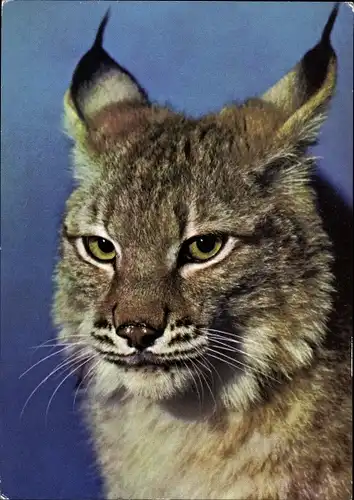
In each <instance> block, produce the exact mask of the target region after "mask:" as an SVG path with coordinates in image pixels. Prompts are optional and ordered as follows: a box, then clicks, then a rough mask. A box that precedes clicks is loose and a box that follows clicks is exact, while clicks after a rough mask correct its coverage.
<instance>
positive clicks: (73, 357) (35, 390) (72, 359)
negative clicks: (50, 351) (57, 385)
mask: <svg viewBox="0 0 354 500" xmlns="http://www.w3.org/2000/svg"><path fill="white" fill-rule="evenodd" d="M76 356H77V353H75V354H74V355H73V356H70V357H69V358H68V359H66V360H65V361H63V362H62V363H60V364H59V366H57V367H56V368H55V369H53V370H52V371H51V372H50V373H49V374H48V375H47V376H46V377H45V378H44V379H43V380H42V381H41V382H40V383H39V384H38V385H37V387H35V389H33V391H32V392H31V394H30V395H29V396H28V398H27V399H26V401H25V404H24V405H23V408H22V411H21V413H20V419H21V418H22V416H23V412H24V411H25V408H26V407H27V405H28V403H29V401H30V400H31V398H32V397H33V396H34V395H35V393H36V392H37V391H38V389H39V388H40V387H41V386H42V385H43V384H44V383H45V382H46V381H47V380H48V379H49V378H50V377H52V376H53V375H54V374H55V373H57V372H58V370H60V369H61V368H63V366H66V365H67V364H69V363H72V362H73V361H74V360H75V357H76Z"/></svg>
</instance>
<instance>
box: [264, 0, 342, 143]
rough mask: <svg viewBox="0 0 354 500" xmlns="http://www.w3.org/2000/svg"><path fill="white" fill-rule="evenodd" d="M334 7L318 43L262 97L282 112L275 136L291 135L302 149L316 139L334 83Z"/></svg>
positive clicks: (337, 6) (335, 9)
mask: <svg viewBox="0 0 354 500" xmlns="http://www.w3.org/2000/svg"><path fill="white" fill-rule="evenodd" d="M338 9H339V2H337V3H336V4H335V6H334V8H333V9H332V12H331V14H330V16H329V18H328V21H327V23H326V26H325V28H324V30H323V33H322V37H321V39H320V41H319V43H318V44H317V45H316V46H315V47H314V48H313V49H311V50H309V51H308V52H307V53H306V54H305V55H304V57H303V58H302V60H301V61H300V62H299V63H298V64H296V66H295V67H294V68H293V69H292V70H291V71H290V72H289V73H287V74H286V75H285V76H284V77H283V78H282V79H281V80H280V81H279V82H278V83H276V84H275V85H274V86H273V87H271V88H270V89H269V90H268V91H267V92H266V93H265V94H264V95H263V96H262V99H263V100H264V101H267V102H270V103H273V104H274V105H275V106H277V107H278V108H279V109H280V110H281V111H282V112H283V115H284V118H285V121H284V123H283V125H282V126H281V127H280V129H279V133H278V135H279V136H280V137H281V138H284V137H293V138H294V140H296V142H297V143H298V144H299V145H301V146H302V147H305V148H306V147H307V146H309V145H310V144H312V143H314V142H315V141H316V138H317V135H318V131H319V128H320V126H321V124H322V123H323V121H324V120H325V118H326V109H327V106H328V103H329V101H330V99H331V97H332V95H333V93H334V89H335V85H336V74H337V63H336V55H335V53H334V50H333V48H332V46H331V41H330V35H331V31H332V28H333V25H334V22H335V20H336V17H337V14H338Z"/></svg>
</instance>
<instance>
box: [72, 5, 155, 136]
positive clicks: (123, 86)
mask: <svg viewBox="0 0 354 500" xmlns="http://www.w3.org/2000/svg"><path fill="white" fill-rule="evenodd" d="M108 19H109V11H107V13H106V15H105V16H104V18H103V19H102V21H101V23H100V26H99V28H98V31H97V35H96V38H95V41H94V43H93V45H92V47H91V48H90V50H88V52H86V54H84V56H83V57H82V58H81V59H80V61H79V63H78V65H77V66H76V68H75V71H74V74H73V77H72V81H71V85H70V88H69V90H68V91H67V92H66V94H65V96H64V127H65V130H66V132H67V133H68V134H69V135H70V136H71V137H73V138H74V139H75V140H78V139H80V137H81V136H82V134H83V133H84V132H85V130H87V129H90V128H92V127H94V118H95V116H97V114H98V113H99V112H100V111H102V110H103V109H105V108H108V107H109V106H110V105H113V104H115V105H116V104H119V103H121V104H123V105H126V104H128V103H132V104H134V105H136V104H141V105H148V104H149V103H148V99H147V94H146V92H145V90H144V89H143V87H142V86H141V85H140V84H139V83H138V81H137V80H136V79H135V78H134V76H133V75H132V74H131V73H129V71H128V70H127V69H125V68H124V67H123V66H121V65H119V64H118V63H117V62H116V61H115V60H114V59H112V58H111V56H110V55H109V54H108V53H107V52H106V51H105V50H104V49H103V47H102V43H103V35H104V30H105V27H106V25H107V22H108ZM125 108H126V106H125ZM122 109H124V107H123V108H122Z"/></svg>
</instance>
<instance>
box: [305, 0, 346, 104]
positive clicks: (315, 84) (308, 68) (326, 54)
mask: <svg viewBox="0 0 354 500" xmlns="http://www.w3.org/2000/svg"><path fill="white" fill-rule="evenodd" d="M338 10H339V3H338V2H337V3H336V4H335V6H334V7H333V10H332V12H331V14H330V16H329V18H328V21H327V23H326V25H325V27H324V29H323V32H322V36H321V39H320V41H319V43H318V44H317V45H316V46H315V47H314V48H313V49H311V50H309V51H308V52H307V53H306V54H305V55H304V57H303V59H302V62H301V74H300V75H299V78H300V81H301V83H302V86H303V89H302V90H303V92H304V95H305V96H306V98H307V99H309V98H310V97H311V96H312V95H313V94H314V93H315V92H316V91H317V90H318V89H319V88H321V86H322V84H323V82H324V81H325V79H326V76H327V73H328V66H329V63H330V61H331V60H332V59H333V58H335V53H334V50H333V48H332V45H331V38H330V37H331V32H332V29H333V26H334V22H335V20H336V18H337V15H338Z"/></svg>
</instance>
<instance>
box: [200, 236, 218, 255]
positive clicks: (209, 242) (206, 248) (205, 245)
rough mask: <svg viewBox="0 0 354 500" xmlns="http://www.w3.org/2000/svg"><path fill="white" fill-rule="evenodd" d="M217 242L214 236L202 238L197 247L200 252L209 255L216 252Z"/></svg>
mask: <svg viewBox="0 0 354 500" xmlns="http://www.w3.org/2000/svg"><path fill="white" fill-rule="evenodd" d="M216 241H217V238H216V236H214V235H210V236H201V237H200V238H198V239H197V241H196V245H197V247H198V250H200V251H201V252H203V253H209V252H212V251H213V250H214V248H215V244H216Z"/></svg>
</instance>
